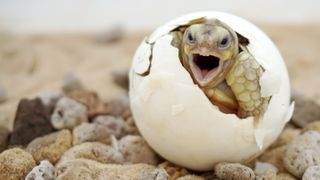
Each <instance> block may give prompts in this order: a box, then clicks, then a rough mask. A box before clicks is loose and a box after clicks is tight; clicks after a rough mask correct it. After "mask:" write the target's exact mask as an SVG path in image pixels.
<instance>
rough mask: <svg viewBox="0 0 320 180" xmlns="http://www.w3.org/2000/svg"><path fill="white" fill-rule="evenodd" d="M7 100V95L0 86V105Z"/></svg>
mask: <svg viewBox="0 0 320 180" xmlns="http://www.w3.org/2000/svg"><path fill="white" fill-rule="evenodd" d="M7 99H8V93H7V91H6V89H5V88H4V86H3V85H1V84H0V104H1V103H4V102H5V101H6V100H7Z"/></svg>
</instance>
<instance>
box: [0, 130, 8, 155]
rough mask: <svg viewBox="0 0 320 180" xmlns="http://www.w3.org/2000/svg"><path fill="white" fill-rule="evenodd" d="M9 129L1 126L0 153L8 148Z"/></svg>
mask: <svg viewBox="0 0 320 180" xmlns="http://www.w3.org/2000/svg"><path fill="white" fill-rule="evenodd" d="M9 134H10V132H9V130H8V129H7V128H4V127H1V126H0V153H1V152H2V151H3V150H5V149H6V148H7V144H8V139H9Z"/></svg>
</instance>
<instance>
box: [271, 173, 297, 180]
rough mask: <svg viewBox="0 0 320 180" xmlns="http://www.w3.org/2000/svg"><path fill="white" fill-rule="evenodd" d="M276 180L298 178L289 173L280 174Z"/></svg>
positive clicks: (293, 179) (294, 179)
mask: <svg viewBox="0 0 320 180" xmlns="http://www.w3.org/2000/svg"><path fill="white" fill-rule="evenodd" d="M276 180H296V178H295V177H293V176H292V175H290V174H288V173H280V174H278V175H277V178H276Z"/></svg>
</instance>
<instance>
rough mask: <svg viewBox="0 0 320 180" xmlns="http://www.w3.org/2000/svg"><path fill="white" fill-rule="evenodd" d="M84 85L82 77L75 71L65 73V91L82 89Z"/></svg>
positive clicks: (63, 86)
mask: <svg viewBox="0 0 320 180" xmlns="http://www.w3.org/2000/svg"><path fill="white" fill-rule="evenodd" d="M82 89H83V85H82V83H81V80H80V78H79V77H78V76H77V75H76V74H74V73H73V72H68V73H66V74H65V76H64V79H63V85H62V90H63V92H65V93H69V92H72V91H76V90H82Z"/></svg>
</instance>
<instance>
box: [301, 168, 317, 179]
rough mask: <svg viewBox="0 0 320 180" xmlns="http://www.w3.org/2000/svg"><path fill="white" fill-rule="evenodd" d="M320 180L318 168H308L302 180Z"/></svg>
mask: <svg viewBox="0 0 320 180" xmlns="http://www.w3.org/2000/svg"><path fill="white" fill-rule="evenodd" d="M319 179H320V166H310V167H308V168H307V170H306V171H305V172H304V174H303V176H302V180H319Z"/></svg>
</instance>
